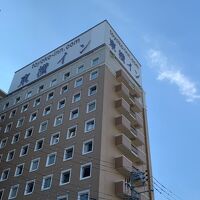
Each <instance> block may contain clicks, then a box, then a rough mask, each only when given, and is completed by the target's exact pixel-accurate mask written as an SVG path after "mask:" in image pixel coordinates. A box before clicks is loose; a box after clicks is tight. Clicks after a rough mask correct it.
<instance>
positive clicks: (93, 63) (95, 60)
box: [92, 57, 99, 66]
mask: <svg viewBox="0 0 200 200" xmlns="http://www.w3.org/2000/svg"><path fill="white" fill-rule="evenodd" d="M98 64H99V58H98V57H97V58H95V59H93V60H92V66H95V65H98Z"/></svg>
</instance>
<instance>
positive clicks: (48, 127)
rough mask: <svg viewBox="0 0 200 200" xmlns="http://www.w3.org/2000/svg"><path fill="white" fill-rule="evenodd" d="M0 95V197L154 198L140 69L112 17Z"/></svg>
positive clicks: (23, 73) (18, 76) (18, 75)
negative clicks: (110, 22) (110, 21)
mask: <svg viewBox="0 0 200 200" xmlns="http://www.w3.org/2000/svg"><path fill="white" fill-rule="evenodd" d="M1 97H2V99H1V100H0V175H1V179H0V199H3V200H4V199H19V200H22V199H34V200H44V199H45V200H46V199H49V200H76V199H78V200H89V199H90V200H95V199H96V200H97V199H99V200H102V199H104V200H120V199H127V200H128V199H129V200H139V199H140V200H153V199H154V197H153V192H152V181H151V177H152V173H151V161H150V150H149V139H148V130H147V117H146V106H145V99H144V91H143V89H142V84H141V66H140V64H139V62H138V61H137V60H136V58H135V57H134V56H133V54H132V53H131V52H130V51H129V49H128V48H127V46H126V45H125V44H124V43H123V41H122V40H121V39H120V37H119V36H118V35H117V33H116V32H115V31H114V30H113V28H112V27H111V26H110V24H109V23H108V22H107V21H103V22H101V23H100V24H98V25H96V26H95V27H93V28H91V29H89V30H88V31H86V32H84V33H82V34H81V35H79V36H77V37H76V38H74V39H72V40H70V41H69V42H67V43H66V44H64V45H62V46H60V47H58V48H57V49H55V50H53V51H51V52H50V53H48V54H46V55H44V56H42V57H41V58H39V59H37V60H36V61H34V62H32V63H30V64H29V65H27V66H25V67H23V68H21V69H19V70H18V71H16V72H15V75H14V78H13V81H12V83H11V86H10V89H9V92H8V94H7V95H5V94H4V93H2V94H1Z"/></svg>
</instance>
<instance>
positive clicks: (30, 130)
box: [24, 127, 33, 138]
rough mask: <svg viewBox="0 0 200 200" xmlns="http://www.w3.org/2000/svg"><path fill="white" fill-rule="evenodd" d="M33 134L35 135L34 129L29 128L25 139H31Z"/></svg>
mask: <svg viewBox="0 0 200 200" xmlns="http://www.w3.org/2000/svg"><path fill="white" fill-rule="evenodd" d="M32 134H33V127H30V128H28V129H26V132H25V136H24V138H28V137H31V136H32Z"/></svg>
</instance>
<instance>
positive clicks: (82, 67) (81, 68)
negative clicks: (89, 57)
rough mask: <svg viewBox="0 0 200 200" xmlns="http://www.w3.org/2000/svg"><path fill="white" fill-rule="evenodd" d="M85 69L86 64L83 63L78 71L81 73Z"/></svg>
mask: <svg viewBox="0 0 200 200" xmlns="http://www.w3.org/2000/svg"><path fill="white" fill-rule="evenodd" d="M83 71H84V65H81V66H79V67H78V68H77V73H81V72H83Z"/></svg>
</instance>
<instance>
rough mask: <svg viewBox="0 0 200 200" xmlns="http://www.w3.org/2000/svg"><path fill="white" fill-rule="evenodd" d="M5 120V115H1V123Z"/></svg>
mask: <svg viewBox="0 0 200 200" xmlns="http://www.w3.org/2000/svg"><path fill="white" fill-rule="evenodd" d="M5 118H6V115H5V114H4V115H1V117H0V120H1V122H3V121H4V120H5Z"/></svg>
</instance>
